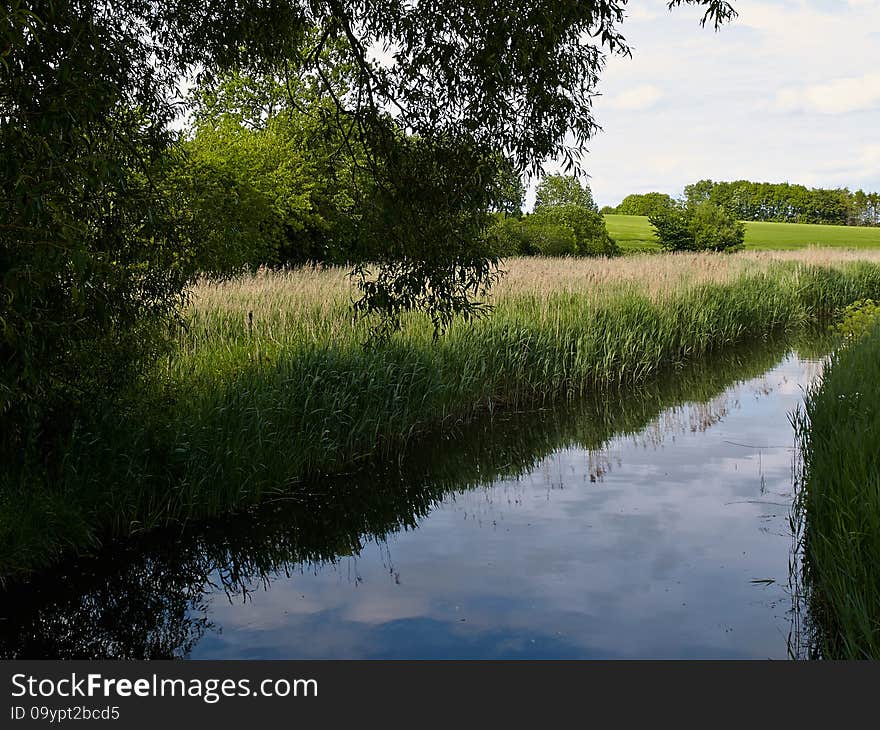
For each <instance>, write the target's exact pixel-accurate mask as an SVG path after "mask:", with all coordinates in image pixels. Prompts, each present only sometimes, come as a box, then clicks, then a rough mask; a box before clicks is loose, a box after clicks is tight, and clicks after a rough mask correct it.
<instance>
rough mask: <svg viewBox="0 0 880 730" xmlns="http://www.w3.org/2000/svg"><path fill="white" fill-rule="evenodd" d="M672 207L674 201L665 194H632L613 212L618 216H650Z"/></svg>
mask: <svg viewBox="0 0 880 730" xmlns="http://www.w3.org/2000/svg"><path fill="white" fill-rule="evenodd" d="M674 207H675V201H674V200H673V199H672V198H671V197H670V196H669V195H667V194H666V193H644V194H642V195H639V194H637V193H634V194H633V195H627V196H626V197H625V198H624V199H623V201H622V202H621V203H620V205H618V206H617V208H615V209H614V210H613V212H614V213H617V214H618V215H646V216H651V215H655V214H657V213H662V212H664V211H667V210H670V209H672V208H674Z"/></svg>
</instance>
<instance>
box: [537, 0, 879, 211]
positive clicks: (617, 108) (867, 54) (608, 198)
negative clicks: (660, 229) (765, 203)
mask: <svg viewBox="0 0 880 730" xmlns="http://www.w3.org/2000/svg"><path fill="white" fill-rule="evenodd" d="M733 4H734V6H735V7H736V9H737V10H738V11H739V18H738V19H737V20H735V21H734V22H733V23H732V24H731V25H729V26H726V27H724V28H723V29H722V30H721V31H720V32H718V33H715V32H714V31H713V30H711V29H710V28H706V29H703V28H700V26H699V17H700V15H701V13H700V12H699V11H698V10H697V9H694V8H679V9H678V10H675V11H673V12H671V13H670V12H669V11H667V10H666V1H665V0H630V3H629V6H630V9H629V17H628V18H627V20H626V22H625V24H624V26H623V29H624V31H625V36H626V38H627V39H628V41H629V42H630V43H631V45H632V46H633V57H632V58H631V59H629V58H611V59H609V63H608V66H607V68H606V70H605V73H604V74H603V76H602V81H601V84H600V87H599V92H600V93H601V94H602V95H601V96H600V97H599V98H597V99H596V100H595V106H594V110H595V115H596V118H597V120H598V121H599V123H600V124H601V125H602V127H603V128H604V129H603V131H602V132H601V133H599V134H598V135H597V136H596V137H595V138H594V139H593V140H592V142H591V143H590V145H589V153H588V154H587V155H586V156H585V157H584V168H585V170H586V172H587V173H588V174H589V175H590V186H591V188H592V189H593V195H594V197H595V198H596V201H597V202H598V203H599V205H606V204H607V205H616V204H617V203H618V202H620V200H621V199H622V198H623V197H624V196H625V195H626V194H628V193H631V192H648V191H651V190H658V191H661V192H666V193H669V194H671V195H678V194H679V193H680V192H681V190H682V189H683V187H684V185H686V184H687V183H690V182H693V181H695V180H698V179H701V178H705V177H709V178H712V179H715V180H733V179H740V178H746V179H751V180H760V181H772V182H781V181H789V182H798V183H803V184H805V185H809V186H815V187H837V186H848V187H850V188H852V189H856V188H859V187H863V188H865V189H871V190H880V134H878V130H880V0H763V1H762V2H755V1H753V0H733ZM549 169H552V166H551V168H549ZM530 197H531V196H530Z"/></svg>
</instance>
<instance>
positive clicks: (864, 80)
mask: <svg viewBox="0 0 880 730" xmlns="http://www.w3.org/2000/svg"><path fill="white" fill-rule="evenodd" d="M776 106H777V108H778V109H781V110H782V111H808V112H810V111H815V112H820V113H822V114H847V113H849V112H855V111H862V110H865V109H875V108H877V107H880V72H878V71H874V72H870V73H866V74H864V75H862V76H850V77H847V78H837V79H832V80H831V81H826V82H824V83H819V84H811V85H807V86H799V87H789V88H784V89H780V90H779V91H778V92H777V94H776Z"/></svg>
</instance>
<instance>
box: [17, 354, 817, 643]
mask: <svg viewBox="0 0 880 730" xmlns="http://www.w3.org/2000/svg"><path fill="white" fill-rule="evenodd" d="M791 346H792V345H791V343H776V344H773V345H763V346H760V347H752V348H750V349H747V350H739V351H738V352H736V353H733V354H728V355H726V356H719V357H717V358H713V359H710V360H707V361H705V362H703V363H701V364H694V365H691V366H688V367H685V368H682V369H680V370H678V371H677V372H674V373H669V374H667V375H666V376H665V377H663V378H661V379H659V380H654V381H652V382H650V383H645V384H643V385H641V386H640V387H638V388H635V389H632V388H631V389H628V390H627V392H609V393H606V394H605V395H604V396H602V397H596V398H591V399H589V400H584V401H581V402H577V403H567V404H564V405H560V406H558V407H555V408H553V409H545V410H539V411H531V412H521V413H510V412H506V413H496V414H495V415H494V416H493V417H492V418H486V419H484V420H482V421H480V422H478V423H474V424H470V425H467V426H462V427H461V428H460V429H459V431H458V432H457V433H454V434H448V435H446V436H444V437H443V438H434V439H425V440H423V441H421V442H419V443H418V444H417V445H415V446H413V447H412V448H411V449H410V452H409V453H407V454H401V455H400V457H399V458H398V459H397V460H396V461H394V462H387V461H386V462H383V463H376V464H372V465H370V467H369V468H368V469H365V470H363V471H362V472H360V473H358V474H354V475H350V476H347V477H341V478H333V479H327V480H324V481H322V482H313V483H311V484H308V485H304V486H303V487H302V489H300V490H298V491H297V492H296V493H295V494H292V495H291V496H289V497H287V498H281V499H276V500H274V501H272V502H270V503H268V504H265V505H262V506H261V507H259V508H257V509H253V510H251V511H249V512H247V513H245V514H239V515H235V516H231V517H228V518H226V519H222V520H214V521H211V522H205V523H200V524H191V525H189V526H187V527H186V528H185V529H165V530H161V531H156V532H153V533H149V534H147V535H144V536H142V537H140V538H137V539H129V540H126V541H120V542H117V543H114V544H112V545H109V546H107V547H106V549H104V550H103V551H101V552H100V553H99V554H97V555H94V556H92V557H88V558H83V559H78V560H71V561H69V562H67V563H63V564H61V565H59V566H57V567H55V568H53V569H51V570H49V571H46V572H44V573H40V574H37V575H35V576H32V577H31V578H30V579H29V580H27V581H26V582H21V583H17V584H12V585H9V586H7V588H6V590H5V591H4V592H3V593H2V594H0V658H3V659H14V658H127V659H142V658H151V659H158V658H173V657H185V656H187V655H188V654H189V653H190V652H191V651H192V650H193V648H194V647H195V646H196V644H197V643H198V642H199V641H200V640H201V639H202V638H203V637H204V636H205V634H206V633H207V632H211V631H212V630H214V627H212V625H211V623H210V620H209V619H208V618H207V616H208V612H207V610H206V594H207V592H209V591H211V592H213V591H216V590H221V591H225V592H226V593H227V594H229V595H230V596H235V597H237V598H238V599H239V600H240V599H241V598H245V599H246V598H247V595H248V594H249V592H252V591H255V590H260V589H263V588H267V587H269V586H270V585H271V584H272V582H273V581H274V580H276V579H278V578H279V577H283V576H287V575H290V573H291V572H298V571H299V570H301V569H302V568H303V567H304V566H305V567H309V566H316V565H317V566H320V565H323V564H326V563H332V562H334V561H337V560H339V559H340V558H342V557H344V556H350V555H356V554H358V553H359V552H360V551H361V549H362V548H363V546H364V544H365V543H366V542H367V541H369V540H375V539H380V540H381V539H382V538H383V537H384V536H387V535H389V534H391V533H394V532H396V531H400V530H410V529H416V528H417V527H418V524H419V521H420V520H421V519H422V518H424V517H425V516H426V515H428V514H429V513H430V511H431V510H432V508H433V507H434V506H435V505H436V504H437V503H438V501H439V500H441V499H443V498H444V497H445V496H448V495H449V494H450V493H455V492H464V491H466V490H470V489H474V488H476V487H478V486H480V485H485V484H489V483H492V482H493V481H495V480H497V479H499V478H509V477H515V476H517V475H520V474H524V473H526V472H528V471H529V470H530V469H532V468H533V467H534V466H535V465H536V464H538V463H539V462H540V461H541V459H543V458H544V457H546V456H547V455H548V454H551V453H553V452H554V451H557V450H558V449H560V448H564V447H568V446H578V447H580V448H583V449H586V450H589V451H599V450H601V449H602V447H603V446H604V445H605V444H606V443H607V442H608V441H609V439H611V438H612V437H615V436H619V435H622V434H634V433H638V432H639V431H641V430H642V429H643V428H644V427H645V426H646V425H647V424H649V423H650V422H652V421H653V420H654V419H656V418H657V416H658V415H659V414H661V413H662V412H664V411H665V410H666V409H669V408H670V407H672V406H675V405H678V404H681V403H685V402H691V403H693V402H696V403H707V404H708V403H709V402H710V401H711V400H712V398H713V397H715V396H717V395H718V394H720V393H722V392H723V391H724V390H725V389H726V388H728V387H729V386H731V385H732V384H734V383H736V382H738V381H742V380H747V379H750V378H753V377H756V376H759V375H761V374H762V373H764V372H766V371H767V370H768V369H770V368H772V367H773V366H774V365H776V364H777V363H778V362H779V361H780V360H781V359H782V358H783V357H784V356H785V354H786V353H787V352H788V351H790V349H791ZM820 349H821V348H820ZM701 419H702V421H701V422H700V423H697V424H696V425H694V424H689V425H688V427H689V428H708V427H709V426H711V425H712V423H714V421H715V420H717V414H713V412H712V409H711V406H710V407H707V408H706V409H704V410H703V411H701ZM551 653H552V652H551ZM564 654H565V652H564V651H563V648H562V647H560V650H559V653H558V655H559V656H563V655H564Z"/></svg>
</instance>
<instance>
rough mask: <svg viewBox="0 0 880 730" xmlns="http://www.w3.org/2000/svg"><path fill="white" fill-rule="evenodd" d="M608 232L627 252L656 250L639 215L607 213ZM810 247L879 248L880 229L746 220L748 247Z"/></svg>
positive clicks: (642, 217) (644, 220) (647, 223)
mask: <svg viewBox="0 0 880 730" xmlns="http://www.w3.org/2000/svg"><path fill="white" fill-rule="evenodd" d="M605 222H606V223H607V225H608V233H610V234H611V237H612V238H613V239H614V240H615V241H617V242H618V243H619V244H620V247H621V248H622V249H623V251H624V252H625V253H635V252H650V251H657V250H659V247H658V246H657V242H656V240H655V238H654V229H653V228H652V227H651V224H650V223H649V222H648V219H647V218H646V217H644V216H640V215H606V216H605ZM807 246H839V247H843V248H875V247H876V248H880V228H860V227H856V226H822V225H813V224H807V223H746V248H749V249H755V250H759V249H794V248H806V247H807Z"/></svg>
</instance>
